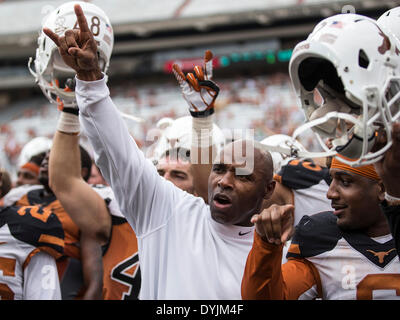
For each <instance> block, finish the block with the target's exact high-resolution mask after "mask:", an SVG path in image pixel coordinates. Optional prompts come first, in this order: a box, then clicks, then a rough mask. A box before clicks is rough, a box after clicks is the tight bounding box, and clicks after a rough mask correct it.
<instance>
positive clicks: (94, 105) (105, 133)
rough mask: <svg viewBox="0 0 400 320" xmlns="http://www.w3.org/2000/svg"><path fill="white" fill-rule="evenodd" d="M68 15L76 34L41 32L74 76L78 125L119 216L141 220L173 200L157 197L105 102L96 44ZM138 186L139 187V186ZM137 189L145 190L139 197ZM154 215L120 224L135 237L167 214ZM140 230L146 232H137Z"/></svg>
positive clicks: (152, 174) (151, 173) (152, 176)
mask: <svg viewBox="0 0 400 320" xmlns="http://www.w3.org/2000/svg"><path fill="white" fill-rule="evenodd" d="M74 9H75V14H76V17H77V21H78V25H79V29H74V30H67V31H65V33H64V34H62V35H57V34H56V33H54V32H53V31H52V30H49V29H44V30H43V31H44V32H45V33H46V35H47V36H48V37H50V38H51V39H52V40H53V41H54V43H56V45H57V46H58V49H59V52H60V55H61V57H62V58H63V60H64V62H65V63H66V64H67V65H68V66H70V67H71V68H73V69H74V70H75V71H76V88H75V93H76V100H77V103H78V107H79V114H80V121H81V123H82V125H83V129H84V132H85V134H86V135H87V136H88V138H89V140H90V142H91V144H92V146H93V148H94V152H95V155H94V157H95V161H96V164H97V165H98V166H99V167H100V168H101V171H102V174H103V175H104V177H105V179H106V180H107V181H108V182H109V183H110V185H111V186H112V188H113V190H114V192H115V195H116V198H117V200H118V202H119V204H120V206H121V209H122V212H129V213H131V212H139V213H141V214H142V215H143V216H144V217H147V216H148V215H149V211H151V210H152V204H153V201H154V200H155V199H157V200H160V197H163V196H165V197H166V199H168V200H167V201H174V197H173V195H172V194H169V193H168V191H167V194H165V192H161V190H160V189H162V188H163V183H162V182H160V180H161V179H160V177H159V176H158V174H157V171H156V170H155V168H154V166H153V165H152V164H151V163H150V162H149V161H147V160H146V159H145V157H144V155H143V153H142V152H141V151H140V150H139V149H138V147H137V145H136V143H135V141H134V139H133V138H132V137H131V136H130V134H129V131H128V129H127V127H126V124H125V122H124V121H123V119H122V118H121V117H120V113H119V112H118V110H117V108H116V107H115V105H114V103H113V102H112V100H111V99H110V96H109V95H110V92H109V89H108V87H107V85H106V76H105V75H104V74H103V73H102V72H101V71H100V67H99V62H98V58H97V44H96V42H95V40H94V38H93V35H92V33H91V31H90V29H89V26H88V23H87V21H86V18H85V16H84V13H83V11H82V8H81V7H80V6H79V5H75V7H74ZM146 169H147V170H146ZM142 181H145V184H144V185H142V183H141V182H142ZM141 187H144V188H146V190H143V189H142V190H141V191H142V192H140V191H139V190H138V189H140V188H141ZM156 189H157V190H156ZM168 189H169V190H171V188H168ZM174 191H175V190H174ZM153 194H155V195H157V196H152V195H153ZM144 198H146V199H144ZM134 200H135V201H134ZM160 201H163V200H160ZM143 205H145V208H144V207H142V206H143ZM160 211H161V212H159V213H158V215H157V217H158V220H157V221H155V219H152V220H151V222H152V223H150V224H149V223H144V221H143V219H141V218H139V217H137V216H134V215H128V214H126V218H127V219H128V221H129V222H130V224H131V225H132V227H134V229H136V230H135V231H136V232H137V234H138V235H140V234H142V233H146V232H148V231H151V229H152V228H156V227H158V225H159V223H163V221H164V219H165V217H163V215H162V213H163V212H165V213H167V212H169V210H160ZM138 220H140V221H138ZM144 225H146V228H147V229H146V230H143V229H142V228H141V226H144Z"/></svg>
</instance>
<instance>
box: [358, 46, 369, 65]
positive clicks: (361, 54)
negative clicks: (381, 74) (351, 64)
mask: <svg viewBox="0 0 400 320" xmlns="http://www.w3.org/2000/svg"><path fill="white" fill-rule="evenodd" d="M358 65H359V66H360V67H361V68H364V69H367V68H368V66H369V59H368V56H367V54H366V53H365V51H364V50H363V49H360V51H358Z"/></svg>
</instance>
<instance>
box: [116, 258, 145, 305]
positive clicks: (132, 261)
mask: <svg viewBox="0 0 400 320" xmlns="http://www.w3.org/2000/svg"><path fill="white" fill-rule="evenodd" d="M134 266H137V267H136V269H135V271H134V273H133V275H130V274H128V273H126V271H127V270H129V269H131V268H133V267H134ZM111 278H112V279H113V280H116V281H118V282H120V283H122V284H124V285H126V286H128V287H129V290H128V293H125V292H124V294H123V297H122V300H137V299H138V297H139V290H140V284H141V276H140V267H139V255H138V253H135V254H134V255H133V256H131V257H129V258H127V259H125V260H124V261H122V262H120V263H119V264H118V265H116V266H115V267H114V268H113V269H112V271H111Z"/></svg>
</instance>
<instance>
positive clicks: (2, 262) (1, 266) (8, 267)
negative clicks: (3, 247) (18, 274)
mask: <svg viewBox="0 0 400 320" xmlns="http://www.w3.org/2000/svg"><path fill="white" fill-rule="evenodd" d="M15 264H16V260H15V259H11V258H3V257H0V270H2V271H3V275H4V276H9V277H14V276H15Z"/></svg>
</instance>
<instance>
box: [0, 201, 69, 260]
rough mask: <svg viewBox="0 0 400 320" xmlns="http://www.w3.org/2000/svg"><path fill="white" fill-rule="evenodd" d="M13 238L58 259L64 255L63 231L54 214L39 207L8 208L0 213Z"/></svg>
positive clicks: (47, 209)
mask: <svg viewBox="0 0 400 320" xmlns="http://www.w3.org/2000/svg"><path fill="white" fill-rule="evenodd" d="M1 220H2V221H3V222H4V223H6V224H7V225H8V227H9V229H10V232H11V234H12V235H13V237H14V238H16V239H18V240H20V241H22V242H25V243H28V244H30V245H32V246H34V247H36V248H39V249H40V250H43V251H46V252H48V253H50V254H51V255H52V256H54V257H55V258H59V257H60V256H61V255H62V254H63V253H64V229H63V227H62V224H61V221H60V220H59V219H58V217H57V216H56V215H55V214H54V212H53V211H52V210H51V209H49V208H46V207H43V206H41V205H36V206H21V207H20V206H10V207H6V208H4V209H3V210H2V212H1Z"/></svg>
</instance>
